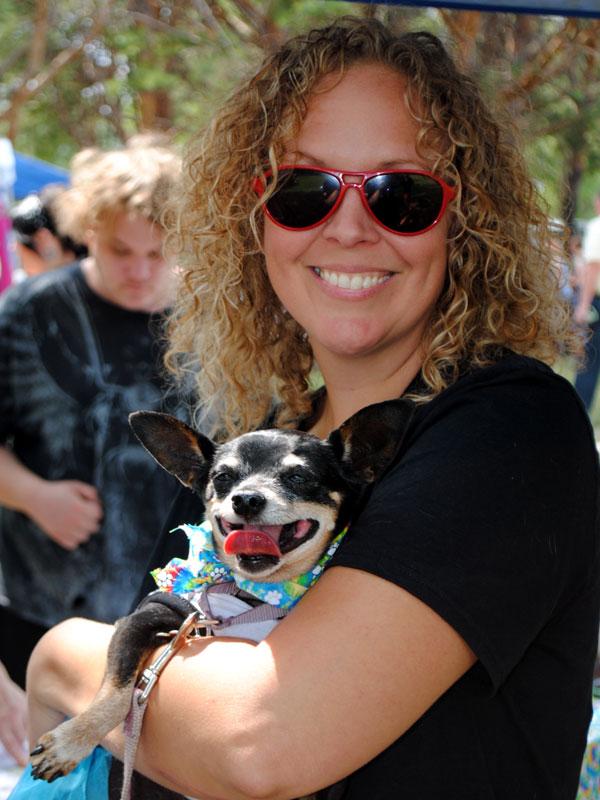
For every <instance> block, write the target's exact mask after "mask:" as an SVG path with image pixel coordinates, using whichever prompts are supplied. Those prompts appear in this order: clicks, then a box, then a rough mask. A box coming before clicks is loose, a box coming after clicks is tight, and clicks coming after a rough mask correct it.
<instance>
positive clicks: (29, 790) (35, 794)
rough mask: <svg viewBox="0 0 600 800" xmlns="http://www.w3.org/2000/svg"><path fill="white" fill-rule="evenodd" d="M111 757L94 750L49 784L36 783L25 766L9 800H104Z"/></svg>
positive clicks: (108, 754) (104, 751)
mask: <svg viewBox="0 0 600 800" xmlns="http://www.w3.org/2000/svg"><path fill="white" fill-rule="evenodd" d="M111 759H112V756H111V754H110V753H109V752H108V751H107V750H104V748H102V747H97V748H96V749H95V750H94V751H93V752H92V753H90V755H89V756H88V757H87V758H85V759H84V760H83V761H82V762H81V763H80V764H78V765H77V767H75V769H74V770H73V772H70V773H69V774H68V775H65V776H64V777H63V778H57V779H56V780H55V781H52V783H48V782H47V781H42V780H36V779H35V778H33V777H32V775H31V766H29V767H27V769H26V770H25V772H24V773H23V775H22V776H21V780H20V781H19V782H18V784H17V785H16V786H15V788H14V789H13V790H12V792H11V793H10V795H9V796H8V800H30V798H31V800H106V799H107V797H108V773H109V771H110V762H111Z"/></svg>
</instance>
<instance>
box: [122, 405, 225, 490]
mask: <svg viewBox="0 0 600 800" xmlns="http://www.w3.org/2000/svg"><path fill="white" fill-rule="evenodd" d="M129 424H130V426H131V429H132V430H133V432H134V433H135V435H136V436H137V438H138V439H139V440H140V442H141V443H142V445H143V446H144V447H145V448H146V450H147V451H148V452H149V453H150V455H151V456H152V457H153V458H154V459H156V461H158V463H159V464H160V465H161V467H163V468H164V469H166V470H167V472H170V473H171V474H172V475H174V476H175V477H176V478H177V479H178V480H179V481H181V483H183V485H184V486H187V487H188V488H190V489H193V490H194V491H195V492H197V493H198V494H202V492H203V491H204V488H205V486H206V481H207V478H208V471H209V468H210V464H211V462H212V459H213V456H214V454H215V450H216V445H215V443H214V442H213V441H211V440H210V439H208V438H207V437H206V436H203V434H201V433H197V432H196V431H194V430H192V428H190V427H189V425H186V424H185V422H181V420H179V419H177V418H176V417H172V416H170V415H169V414H159V413H158V412H156V411H135V412H134V413H133V414H130V415H129Z"/></svg>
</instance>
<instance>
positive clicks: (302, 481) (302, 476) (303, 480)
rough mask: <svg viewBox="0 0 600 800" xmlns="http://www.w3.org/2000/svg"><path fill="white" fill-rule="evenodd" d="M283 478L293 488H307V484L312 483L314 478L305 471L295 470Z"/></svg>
mask: <svg viewBox="0 0 600 800" xmlns="http://www.w3.org/2000/svg"><path fill="white" fill-rule="evenodd" d="M283 478H284V480H285V481H286V482H287V483H290V484H292V486H305V485H306V484H307V483H311V481H312V479H313V476H312V475H311V473H310V472H307V471H305V470H299V469H295V470H294V471H293V472H286V473H285V474H284V475H283Z"/></svg>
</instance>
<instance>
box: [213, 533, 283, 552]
mask: <svg viewBox="0 0 600 800" xmlns="http://www.w3.org/2000/svg"><path fill="white" fill-rule="evenodd" d="M223 547H224V549H225V552H226V553H227V555H238V554H239V555H246V556H276V557H277V558H281V550H280V549H279V545H278V544H277V542H276V541H275V540H274V539H272V538H271V537H270V536H269V534H268V533H265V532H264V531H261V530H260V529H258V528H256V529H255V528H244V529H243V530H236V531H231V533H230V534H229V535H228V536H227V538H226V539H225V542H224V544H223Z"/></svg>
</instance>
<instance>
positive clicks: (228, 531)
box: [217, 517, 319, 568]
mask: <svg viewBox="0 0 600 800" xmlns="http://www.w3.org/2000/svg"><path fill="white" fill-rule="evenodd" d="M217 522H218V524H219V527H220V529H221V533H222V534H223V536H224V537H225V541H224V543H223V548H224V550H225V552H226V553H227V554H228V555H236V556H238V558H240V559H243V560H244V562H245V563H246V562H249V563H252V562H253V561H254V562H255V563H256V566H257V568H258V567H259V565H258V563H257V562H258V561H260V562H262V563H263V564H266V563H267V562H266V561H265V559H267V560H270V561H271V563H276V562H277V561H278V560H279V559H280V558H281V557H282V555H284V554H285V553H289V552H290V550H294V548H296V547H298V546H299V545H301V544H303V543H304V542H306V541H307V540H308V539H310V538H312V537H313V536H314V535H315V533H316V532H317V530H318V528H319V523H318V522H317V520H314V519H298V520H296V521H295V522H289V523H287V524H286V525H260V524H256V523H247V524H239V523H237V522H228V521H227V520H226V519H224V518H223V517H217Z"/></svg>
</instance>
